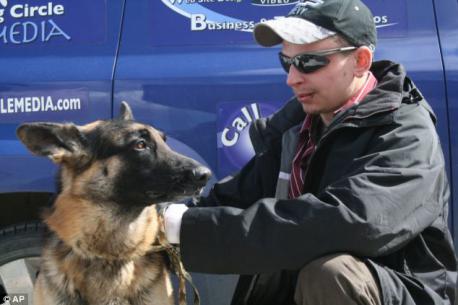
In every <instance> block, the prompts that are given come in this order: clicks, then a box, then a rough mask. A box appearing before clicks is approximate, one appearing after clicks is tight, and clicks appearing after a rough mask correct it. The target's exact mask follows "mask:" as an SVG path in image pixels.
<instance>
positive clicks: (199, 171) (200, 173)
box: [192, 166, 212, 183]
mask: <svg viewBox="0 0 458 305" xmlns="http://www.w3.org/2000/svg"><path fill="white" fill-rule="evenodd" d="M192 175H193V177H194V180H196V181H198V182H202V183H206V182H207V181H208V179H210V177H211V175H212V173H211V171H210V170H209V169H208V168H206V167H204V166H199V167H196V168H195V169H193V170H192Z"/></svg>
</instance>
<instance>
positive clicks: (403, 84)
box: [328, 61, 435, 129]
mask: <svg viewBox="0 0 458 305" xmlns="http://www.w3.org/2000/svg"><path fill="white" fill-rule="evenodd" d="M371 72H372V73H373V74H374V76H375V77H376V78H377V81H378V85H377V86H376V87H375V88H374V90H372V91H371V92H369V94H368V95H367V96H366V97H365V98H364V99H363V101H361V103H359V104H358V105H355V106H353V107H351V108H350V109H348V110H347V111H345V112H343V113H341V114H339V115H337V116H336V117H335V118H334V120H333V121H332V122H331V124H330V126H328V129H333V128H332V127H336V125H340V124H341V123H344V122H351V123H352V124H354V125H357V126H370V125H380V124H386V123H390V122H392V119H390V117H389V116H380V115H378V114H383V113H392V112H393V111H394V110H396V109H398V108H399V107H401V104H402V103H421V104H422V105H423V106H425V107H426V108H427V109H428V111H429V112H430V114H431V117H432V119H433V120H434V121H435V115H434V113H433V111H432V109H431V107H430V106H429V105H428V104H427V103H426V102H425V101H424V98H423V96H422V95H421V93H420V91H419V90H418V89H417V88H416V86H415V85H414V83H413V82H412V81H411V80H410V79H409V78H408V77H407V75H406V72H405V69H404V67H403V66H402V65H400V64H397V63H394V62H391V61H377V62H374V63H373V64H372V67H371Z"/></svg>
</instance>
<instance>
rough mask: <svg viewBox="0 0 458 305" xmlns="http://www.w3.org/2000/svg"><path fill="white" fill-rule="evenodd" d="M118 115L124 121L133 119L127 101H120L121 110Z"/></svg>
mask: <svg viewBox="0 0 458 305" xmlns="http://www.w3.org/2000/svg"><path fill="white" fill-rule="evenodd" d="M119 117H120V118H121V120H125V121H128V120H130V121H133V120H134V115H133V114H132V109H130V106H129V104H127V102H124V101H122V102H121V111H120V115H119Z"/></svg>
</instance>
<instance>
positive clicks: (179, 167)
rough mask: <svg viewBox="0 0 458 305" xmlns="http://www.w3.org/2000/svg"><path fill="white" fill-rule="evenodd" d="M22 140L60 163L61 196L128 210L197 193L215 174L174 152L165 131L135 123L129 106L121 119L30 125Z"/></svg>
mask: <svg viewBox="0 0 458 305" xmlns="http://www.w3.org/2000/svg"><path fill="white" fill-rule="evenodd" d="M17 135H18V137H19V139H20V140H21V141H22V142H23V143H24V144H25V145H26V146H27V148H28V149H29V150H30V151H31V152H32V153H34V154H36V155H40V156H47V157H49V158H50V159H51V160H53V161H54V162H55V163H57V164H59V165H61V173H60V175H61V192H67V193H70V194H71V195H73V196H80V197H83V198H86V199H90V200H91V201H93V202H100V203H105V202H107V203H116V204H119V205H120V206H123V207H129V206H133V205H135V206H146V205H150V204H153V203H159V202H165V201H175V200H178V199H180V198H182V197H189V196H194V195H197V194H198V193H199V192H200V190H201V189H202V188H203V186H204V185H205V184H206V183H207V181H208V179H209V178H210V171H209V170H208V169H207V168H205V167H203V166H201V165H200V164H199V163H197V162H196V161H194V160H192V159H190V158H187V157H185V156H183V155H180V154H178V153H176V152H174V151H173V150H171V149H170V148H169V147H168V146H167V144H166V142H165V141H166V137H165V135H164V133H162V132H160V131H158V130H156V129H154V128H153V127H152V126H149V125H145V124H141V123H138V122H135V121H134V117H133V115H132V111H131V109H130V107H129V105H128V104H127V103H124V102H123V103H122V105H121V114H120V117H119V118H117V119H115V120H110V121H96V122H93V123H90V124H87V125H84V126H76V125H74V124H57V123H27V124H23V125H21V126H20V127H19V128H18V130H17Z"/></svg>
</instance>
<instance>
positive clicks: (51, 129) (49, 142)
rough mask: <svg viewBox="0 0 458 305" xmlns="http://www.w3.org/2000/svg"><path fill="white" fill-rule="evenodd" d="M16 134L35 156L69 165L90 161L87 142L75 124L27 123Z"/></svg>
mask: <svg viewBox="0 0 458 305" xmlns="http://www.w3.org/2000/svg"><path fill="white" fill-rule="evenodd" d="M16 134H17V136H18V138H19V139H20V140H21V142H22V143H24V144H25V146H26V147H27V148H28V149H29V150H30V151H31V152H32V153H34V154H36V155H39V156H46V157H48V158H50V159H51V160H52V161H53V162H55V163H58V164H62V163H66V164H68V165H72V164H76V163H81V162H82V161H84V160H85V159H88V157H89V154H88V150H87V141H86V139H85V137H84V135H83V134H82V133H81V132H80V131H79V130H78V128H77V127H76V126H75V125H73V124H57V123H25V124H22V125H21V126H19V127H18V129H17V130H16Z"/></svg>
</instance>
